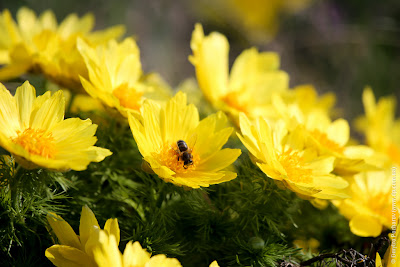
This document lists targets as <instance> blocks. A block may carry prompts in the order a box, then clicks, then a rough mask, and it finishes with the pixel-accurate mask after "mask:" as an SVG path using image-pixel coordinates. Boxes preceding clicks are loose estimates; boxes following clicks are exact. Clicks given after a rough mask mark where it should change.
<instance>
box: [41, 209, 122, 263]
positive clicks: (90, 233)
mask: <svg viewBox="0 0 400 267" xmlns="http://www.w3.org/2000/svg"><path fill="white" fill-rule="evenodd" d="M47 221H48V222H49V224H50V227H51V229H52V230H53V232H54V234H55V235H56V236H57V238H58V241H59V243H60V244H59V245H53V246H51V247H50V248H48V249H46V253H45V255H46V257H47V258H48V259H49V260H50V261H51V262H52V263H53V264H54V265H56V266H88V267H91V266H97V264H96V262H95V260H94V256H93V251H94V249H95V248H97V247H99V246H101V243H100V242H99V235H100V233H99V232H100V226H99V223H98V222H97V219H96V217H95V216H94V214H93V212H92V211H91V210H90V209H89V208H88V207H87V206H84V207H82V213H81V220H80V225H79V236H78V235H76V234H75V232H74V230H73V229H72V227H71V226H70V225H69V224H68V223H67V222H66V221H65V220H64V219H63V218H61V216H58V215H57V214H54V213H51V214H48V215H47ZM103 235H107V236H113V238H114V240H115V242H116V244H117V245H118V243H119V239H120V233H119V226H118V220H117V219H108V220H107V222H106V223H105V225H104V231H103Z"/></svg>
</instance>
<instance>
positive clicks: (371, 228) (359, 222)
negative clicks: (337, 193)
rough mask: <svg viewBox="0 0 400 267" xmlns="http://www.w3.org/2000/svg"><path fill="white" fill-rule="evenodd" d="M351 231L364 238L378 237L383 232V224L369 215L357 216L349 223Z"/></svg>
mask: <svg viewBox="0 0 400 267" xmlns="http://www.w3.org/2000/svg"><path fill="white" fill-rule="evenodd" d="M349 226H350V230H351V231H352V232H353V233H354V234H356V235H358V236H362V237H368V236H372V237H377V236H378V235H380V233H381V232H382V224H381V223H379V221H378V220H376V219H375V218H372V217H370V216H367V215H362V214H359V215H356V216H354V217H353V218H352V219H351V220H350V223H349Z"/></svg>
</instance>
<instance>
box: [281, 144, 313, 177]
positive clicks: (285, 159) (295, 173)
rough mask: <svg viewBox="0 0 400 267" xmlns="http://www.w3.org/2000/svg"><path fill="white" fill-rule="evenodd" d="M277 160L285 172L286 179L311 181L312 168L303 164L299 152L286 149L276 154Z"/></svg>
mask: <svg viewBox="0 0 400 267" xmlns="http://www.w3.org/2000/svg"><path fill="white" fill-rule="evenodd" d="M278 160H279V162H280V163H281V165H282V166H283V168H284V169H285V171H286V173H287V180H289V181H291V182H294V183H312V181H313V178H312V170H311V169H309V168H307V167H306V166H305V164H304V159H303V157H302V156H301V155H299V152H297V151H293V150H292V149H288V150H286V151H284V152H283V153H282V154H280V155H279V156H278Z"/></svg>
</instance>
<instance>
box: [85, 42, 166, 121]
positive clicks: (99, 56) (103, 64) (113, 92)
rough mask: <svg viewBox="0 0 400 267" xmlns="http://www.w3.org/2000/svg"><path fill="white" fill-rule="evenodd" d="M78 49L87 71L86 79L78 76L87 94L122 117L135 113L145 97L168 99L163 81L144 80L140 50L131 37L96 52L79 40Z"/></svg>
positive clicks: (147, 77) (100, 47) (100, 48)
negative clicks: (114, 109) (116, 111)
mask: <svg viewBox="0 0 400 267" xmlns="http://www.w3.org/2000/svg"><path fill="white" fill-rule="evenodd" d="M78 49H79V51H80V53H81V55H82V56H83V58H84V59H85V63H86V66H87V68H88V71H89V79H88V80H87V79H85V78H84V77H81V82H82V85H83V87H84V88H85V90H86V92H87V93H88V94H89V95H91V96H92V97H93V98H97V99H100V100H101V102H103V103H104V104H105V105H106V106H108V107H111V108H116V109H117V110H118V111H119V112H120V113H121V114H122V115H123V116H125V117H127V113H128V112H136V113H138V112H139V109H140V107H141V105H142V103H143V101H144V99H145V98H151V99H167V98H168V97H169V91H168V89H167V88H166V86H164V85H163V83H162V82H157V81H156V82H151V81H150V80H149V78H151V76H152V75H150V76H146V77H144V75H143V72H142V66H141V63H140V55H139V48H138V47H137V45H136V43H135V41H134V40H133V39H132V38H127V39H125V40H124V41H123V42H122V43H120V44H119V43H117V42H116V41H114V40H111V41H109V42H108V44H107V45H106V46H98V47H97V48H96V49H95V48H92V47H90V46H89V45H88V44H87V43H85V42H84V41H83V40H78ZM152 81H154V79H153V80H152Z"/></svg>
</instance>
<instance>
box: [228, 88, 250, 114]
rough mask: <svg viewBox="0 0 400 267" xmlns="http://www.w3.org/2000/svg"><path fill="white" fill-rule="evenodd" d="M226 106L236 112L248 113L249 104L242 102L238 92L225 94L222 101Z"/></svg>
mask: <svg viewBox="0 0 400 267" xmlns="http://www.w3.org/2000/svg"><path fill="white" fill-rule="evenodd" d="M221 100H222V101H224V102H225V103H226V104H227V105H228V106H230V107H232V108H235V109H237V110H238V111H241V112H244V113H246V114H247V113H248V112H249V106H250V105H249V104H248V102H247V101H244V99H243V97H242V96H241V95H240V94H239V93H238V92H230V93H228V94H226V95H225V96H224V97H223V98H222V99H221Z"/></svg>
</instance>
